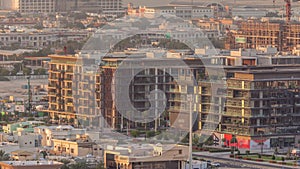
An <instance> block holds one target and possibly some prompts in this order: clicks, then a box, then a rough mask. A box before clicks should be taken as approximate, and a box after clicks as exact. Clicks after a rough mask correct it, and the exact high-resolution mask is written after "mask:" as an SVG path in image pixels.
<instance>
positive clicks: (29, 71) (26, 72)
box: [23, 67, 31, 75]
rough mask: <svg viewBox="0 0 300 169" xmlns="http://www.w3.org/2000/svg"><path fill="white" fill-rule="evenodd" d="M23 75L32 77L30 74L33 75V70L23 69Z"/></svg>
mask: <svg viewBox="0 0 300 169" xmlns="http://www.w3.org/2000/svg"><path fill="white" fill-rule="evenodd" d="M23 74H24V75H30V74H31V68H29V67H24V68H23Z"/></svg>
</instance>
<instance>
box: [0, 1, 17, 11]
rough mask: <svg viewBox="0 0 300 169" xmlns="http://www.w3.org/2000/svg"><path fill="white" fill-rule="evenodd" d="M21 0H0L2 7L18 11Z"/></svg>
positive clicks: (0, 6)
mask: <svg viewBox="0 0 300 169" xmlns="http://www.w3.org/2000/svg"><path fill="white" fill-rule="evenodd" d="M19 1H20V0H0V9H3V10H13V11H17V10H18V9H19Z"/></svg>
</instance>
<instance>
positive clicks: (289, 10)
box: [284, 0, 292, 23]
mask: <svg viewBox="0 0 300 169" xmlns="http://www.w3.org/2000/svg"><path fill="white" fill-rule="evenodd" d="M284 1H285V3H286V4H285V15H286V22H287V23H289V22H290V21H291V16H292V6H291V0H284Z"/></svg>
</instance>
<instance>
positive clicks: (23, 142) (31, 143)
mask: <svg viewBox="0 0 300 169" xmlns="http://www.w3.org/2000/svg"><path fill="white" fill-rule="evenodd" d="M41 140H42V136H41V135H39V134H33V133H30V134H27V133H25V134H19V135H18V144H19V147H20V148H34V147H40V146H41Z"/></svg>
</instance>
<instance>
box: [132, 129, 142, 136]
mask: <svg viewBox="0 0 300 169" xmlns="http://www.w3.org/2000/svg"><path fill="white" fill-rule="evenodd" d="M130 135H131V136H132V137H138V136H139V135H140V132H139V131H138V130H132V131H131V132H130Z"/></svg>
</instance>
